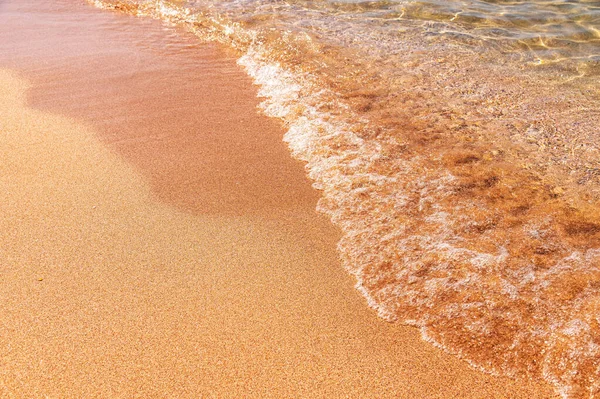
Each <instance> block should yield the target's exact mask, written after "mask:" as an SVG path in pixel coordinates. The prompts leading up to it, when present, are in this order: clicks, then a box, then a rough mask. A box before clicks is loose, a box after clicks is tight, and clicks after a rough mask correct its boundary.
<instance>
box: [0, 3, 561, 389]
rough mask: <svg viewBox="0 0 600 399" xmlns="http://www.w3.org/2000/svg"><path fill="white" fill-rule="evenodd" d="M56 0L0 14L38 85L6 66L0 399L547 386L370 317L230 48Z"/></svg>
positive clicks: (2, 61) (11, 62) (310, 193)
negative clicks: (31, 13) (483, 368)
mask: <svg viewBox="0 0 600 399" xmlns="http://www.w3.org/2000/svg"><path fill="white" fill-rule="evenodd" d="M40 3H42V2H40ZM29 5H36V3H35V2H34V1H32V2H30V3H29ZM11 6H12V7H14V9H15V10H17V9H19V7H23V8H24V9H26V8H27V7H28V5H25V6H17V5H16V1H14V2H11V3H9V4H8V5H5V6H4V7H11ZM62 6H63V7H64V8H63V9H61V6H56V7H57V8H58V11H56V9H53V10H52V12H55V14H52V17H53V18H56V19H55V20H52V21H50V22H49V21H48V18H46V19H44V18H40V19H38V20H37V22H36V20H33V21H29V24H28V25H27V29H28V31H27V32H25V31H24V30H21V31H19V30H18V29H14V30H12V32H11V26H10V23H6V24H4V28H0V30H2V29H5V31H3V37H10V38H11V39H12V40H14V41H11V40H7V42H6V43H12V46H13V50H14V51H13V53H12V54H11V53H8V52H7V53H6V54H7V56H6V57H7V58H5V57H1V58H0V68H10V69H13V70H18V71H19V74H20V75H22V76H25V77H27V79H28V80H30V81H31V82H32V87H31V88H30V89H29V91H27V92H26V84H25V83H24V82H23V81H22V80H20V79H19V78H16V77H15V75H14V73H6V72H3V73H2V74H1V75H0V81H1V82H2V84H0V87H3V88H5V90H3V92H2V93H1V97H2V98H1V99H0V112H2V114H3V115H4V118H3V120H4V125H3V126H2V128H0V134H2V133H3V140H2V142H1V144H0V148H1V149H2V150H3V153H5V154H7V158H6V159H10V160H11V161H10V162H7V163H6V164H5V167H6V169H5V171H4V172H5V173H3V175H4V180H3V181H2V184H3V190H2V191H3V192H4V194H3V195H4V196H5V198H3V202H4V203H5V204H9V205H7V207H6V208H5V209H4V210H3V213H4V215H3V216H4V217H3V218H2V219H0V220H1V221H2V223H3V229H2V230H1V231H3V232H4V233H3V237H2V242H4V243H7V244H5V246H4V248H2V249H3V251H2V254H3V256H4V257H5V259H11V260H10V262H9V263H8V267H5V269H4V270H3V272H2V275H3V276H4V278H3V284H2V287H1V289H2V292H3V294H4V295H5V297H7V298H9V300H8V301H7V305H6V306H5V308H4V309H3V314H2V320H3V321H4V326H3V327H2V330H1V332H2V333H1V334H0V337H2V338H1V339H0V343H1V347H2V348H4V349H5V351H4V352H5V359H7V361H6V369H5V370H4V371H3V374H2V377H0V394H2V395H5V394H6V395H7V396H9V397H10V396H11V395H14V396H17V397H18V396H19V395H21V394H22V395H23V396H41V395H44V394H46V395H50V396H52V395H55V396H82V395H83V396H104V397H121V396H135V395H141V396H145V397H149V396H172V397H194V396H195V395H198V394H204V395H207V396H211V395H212V396H214V397H235V396H239V395H242V396H245V397H248V396H251V397H269V396H271V397H286V396H296V397H298V396H300V397H315V396H318V397H345V396H348V395H350V396H361V397H386V396H390V397H406V398H415V397H419V398H451V397H457V398H479V397H497V398H519V397H522V398H550V397H554V396H552V393H551V390H550V388H549V387H547V386H546V385H537V384H535V383H527V382H524V381H514V380H510V379H506V378H495V377H491V376H488V375H484V374H481V373H479V372H477V371H475V370H472V369H470V368H469V367H468V366H467V365H466V364H465V363H464V362H462V361H460V360H458V359H456V358H454V357H452V356H450V355H447V354H444V353H443V352H441V351H440V350H438V349H435V348H433V347H432V346H431V345H429V344H427V343H425V342H423V341H421V339H420V337H419V336H418V331H416V330H415V329H413V328H410V327H405V326H401V325H394V324H388V323H385V322H383V321H381V320H379V319H377V318H376V316H375V314H374V312H372V311H371V310H369V309H368V307H367V305H366V304H365V303H364V300H363V298H362V297H360V296H359V294H358V292H356V291H355V290H354V288H353V287H352V281H351V278H350V276H349V275H347V273H346V272H345V271H344V270H343V269H342V267H341V265H340V262H339V261H338V260H337V254H336V252H335V243H336V241H337V238H338V236H339V234H338V233H337V231H336V230H335V229H334V228H333V227H331V226H330V225H329V223H328V221H327V220H325V217H323V216H319V215H317V214H316V213H315V211H314V207H315V204H316V200H317V198H318V193H317V192H316V191H315V190H313V189H312V188H311V187H310V184H309V182H308V180H307V179H306V177H305V176H304V171H303V170H302V166H301V164H300V163H299V162H297V161H293V160H292V159H291V157H290V156H289V155H288V153H287V149H286V148H285V145H284V144H283V143H282V142H281V134H282V129H281V128H280V127H279V126H278V125H277V123H276V122H274V121H272V120H270V119H268V118H266V117H264V116H260V115H258V114H257V113H256V110H255V107H256V105H257V104H258V100H257V99H256V89H255V88H254V87H253V86H252V85H251V84H250V79H249V78H248V77H246V76H245V75H243V74H242V72H241V71H240V69H239V68H238V67H237V66H236V65H235V63H234V61H233V60H232V59H230V58H227V57H226V56H225V55H224V54H223V53H222V52H220V51H219V50H218V49H217V48H216V47H214V46H205V45H199V44H195V43H194V42H193V41H192V38H191V37H188V38H186V37H185V36H179V34H178V33H177V32H176V31H174V30H168V29H165V28H164V27H162V26H161V25H160V24H159V23H157V22H154V21H143V20H135V19H133V18H130V17H126V16H116V15H113V14H110V13H106V12H102V11H99V10H94V9H92V8H91V7H88V6H85V5H81V6H79V5H72V6H69V7H67V6H66V5H65V4H62ZM48 13H49V11H46V14H44V13H43V12H40V15H41V16H44V15H45V16H46V17H48V15H50V14H48ZM38 17H39V16H38ZM69 18H71V19H69ZM65 21H67V22H69V21H70V22H69V24H67V25H68V26H69V29H70V31H69V30H68V32H70V34H69V35H66V36H61V35H62V33H63V32H64V31H65V30H64V25H65V23H66V22H65ZM124 21H127V23H124ZM13 23H14V24H15V26H18V25H19V22H18V19H15V20H13ZM36 23H37V26H36ZM61 23H62V25H61ZM44 24H47V25H46V26H44ZM128 24H129V25H128ZM41 29H44V31H43V33H44V35H43V37H40V36H39V33H40V32H39V31H40V30H41ZM36 32H37V34H38V39H37V41H36V40H32V38H34V37H35V35H36ZM10 33H12V34H10ZM28 34H29V36H28ZM9 35H10V36H9ZM86 35H87V36H86ZM90 39H93V40H91V41H90ZM19 40H20V41H21V42H19ZM86 40H87V42H86ZM40 43H41V45H39V47H38V48H36V47H35V45H36V44H40ZM49 43H50V44H53V46H52V45H50V46H48V44H49ZM61 46H62V47H61ZM61 48H62V49H64V50H61ZM48 49H49V50H48ZM161 49H167V50H161ZM63 51H64V52H63ZM161 51H163V52H161ZM174 58H175V59H176V60H178V61H181V63H180V64H177V62H174ZM132 60H133V61H135V62H137V64H136V63H134V62H133V61H132ZM136 60H137V61H136ZM148 63H150V64H148ZM128 68H130V69H128ZM169 68H171V69H169ZM186 68H187V69H186ZM165 71H170V72H172V73H171V74H166V73H165ZM177 71H179V73H180V74H177V73H175V72H177ZM191 73H195V75H193V76H191V75H190V74H191ZM203 77H204V78H203ZM111 82H112V85H110V84H109V83H111ZM190 82H193V84H190ZM190 85H191V86H190ZM7 87H8V88H10V90H8V89H6V88H7ZM201 88H204V92H202V93H203V94H202V95H203V96H205V97H203V98H202V99H200V98H199V93H198V91H199V90H200V89H201ZM25 96H26V97H27V99H28V104H27V106H26V105H25V104H23V103H19V101H17V100H16V99H18V98H24V97H25ZM117 99H119V102H117V103H115V101H116V100H117ZM167 104H170V106H167ZM32 107H33V108H32ZM232 107H233V108H234V109H232ZM165 109H167V110H168V111H170V112H166V111H165ZM192 110H195V111H196V112H197V113H198V115H194V114H193V113H191V112H190V111H192ZM161 112H163V113H161ZM57 115H61V116H57ZM233 117H234V118H233ZM219 125H220V126H219ZM167 126H168V127H172V128H173V129H174V130H172V131H170V132H169V134H162V133H163V132H164V129H165V127H167ZM216 127H219V129H216ZM240 127H242V128H243V129H241V128H240ZM49 132H51V134H49ZM140 132H141V133H142V134H141V135H140ZM197 132H203V134H204V135H200V137H199V135H198V133H197ZM9 133H10V134H9ZM192 133H193V134H192ZM227 134H228V135H227ZM199 152H200V154H201V155H200V154H199ZM40 279H41V280H40Z"/></svg>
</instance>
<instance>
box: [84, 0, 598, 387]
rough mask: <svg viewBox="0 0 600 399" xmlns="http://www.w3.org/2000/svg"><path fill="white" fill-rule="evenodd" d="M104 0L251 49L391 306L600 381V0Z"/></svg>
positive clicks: (361, 277) (270, 93) (374, 286)
mask: <svg viewBox="0 0 600 399" xmlns="http://www.w3.org/2000/svg"><path fill="white" fill-rule="evenodd" d="M91 2H92V3H93V4H95V5H97V6H99V7H102V8H106V9H111V10H120V11H123V12H128V13H131V14H135V15H140V16H151V17H154V18H159V19H162V20H163V21H165V23H169V24H175V25H178V26H180V27H181V28H182V29H186V30H189V31H192V32H194V33H195V34H197V35H198V38H199V40H206V41H217V42H220V43H222V44H224V45H225V46H228V47H229V48H231V49H232V51H235V52H237V54H238V56H239V63H240V64H241V65H242V66H243V67H244V68H245V69H246V70H247V72H248V73H249V74H250V75H251V76H252V77H253V78H254V80H255V82H256V83H257V84H258V85H259V86H260V95H261V96H262V97H264V102H263V103H262V109H263V112H265V113H266V114H267V115H270V116H273V117H275V118H279V119H281V120H282V121H283V123H284V124H285V126H286V128H287V133H286V135H285V138H284V139H285V140H286V141H287V142H288V143H289V146H290V149H291V151H292V153H293V155H294V156H295V157H297V158H299V159H302V160H304V161H305V162H306V164H307V173H308V174H309V176H310V177H311V178H312V179H313V181H314V185H315V187H316V188H318V189H319V190H321V191H322V199H321V201H320V203H319V209H320V210H321V211H323V212H325V213H327V214H328V215H330V217H331V219H332V221H333V222H334V223H335V224H336V225H338V226H339V227H340V228H341V230H342V232H343V238H342V240H341V242H340V243H339V250H340V253H341V256H342V259H343V262H344V265H345V267H346V268H347V269H348V270H349V272H351V273H352V274H353V275H355V276H356V279H357V288H358V289H359V290H360V291H361V292H362V293H363V294H364V296H365V297H366V298H367V300H368V303H369V305H370V306H372V307H373V308H374V309H376V310H377V312H378V314H379V315H380V316H381V317H383V318H385V319H387V320H390V321H393V320H397V321H400V322H403V323H407V324H412V325H415V326H417V327H419V328H420V329H421V331H422V333H423V337H424V338H425V339H426V340H428V341H430V342H432V343H434V344H435V345H438V346H439V347H441V348H444V349H445V350H447V351H448V352H451V353H454V354H456V355H458V356H460V357H461V358H463V359H465V360H466V361H468V362H469V363H470V364H472V365H473V366H474V367H477V368H479V369H481V370H484V371H487V372H492V373H498V374H504V375H517V374H519V375H528V376H530V377H531V378H540V379H545V380H546V381H548V382H550V383H551V384H553V385H554V386H555V387H556V390H557V392H558V393H559V394H561V395H562V396H563V397H564V398H595V397H600V377H599V376H600V208H599V207H598V200H599V199H600V185H599V184H598V183H599V182H598V176H600V164H599V162H598V160H599V159H600V157H599V155H600V153H599V150H600V147H599V143H600V137H599V135H598V127H599V126H600V111H598V110H599V109H600V108H599V107H598V102H599V99H600V91H599V88H600V86H599V84H598V81H597V79H598V76H599V75H600V64H599V61H600V58H599V57H600V49H599V46H598V43H599V40H600V33H599V29H600V28H599V26H600V3H598V2H593V1H558V0H556V1H549V0H545V1H541V0H540V1H474V0H471V1H422V2H418V1H408V0H406V1H399V0H396V1H390V0H388V1H337V2H336V1H292V0H289V1H269V0H247V1H199V0H193V1H174V0H173V1H170V2H169V1H166V0H153V1H144V0H138V1H134V0H131V1H127V0H126V1H121V0H116V1H113V0H106V1H104V0H93V1H91Z"/></svg>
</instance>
